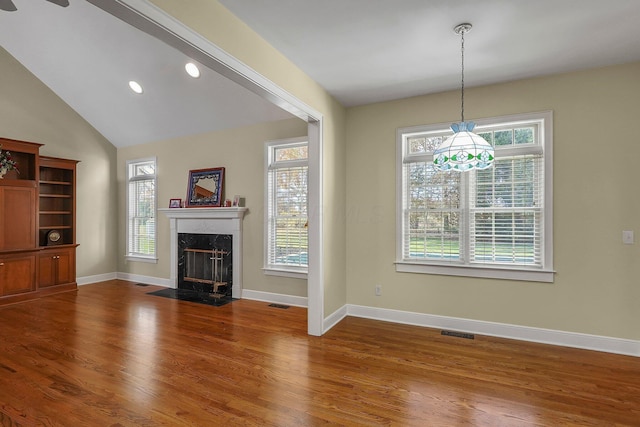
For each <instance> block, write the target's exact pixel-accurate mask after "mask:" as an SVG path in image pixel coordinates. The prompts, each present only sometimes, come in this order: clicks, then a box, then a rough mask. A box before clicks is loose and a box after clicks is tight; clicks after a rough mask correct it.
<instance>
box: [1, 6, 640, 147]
mask: <svg viewBox="0 0 640 427" xmlns="http://www.w3.org/2000/svg"><path fill="white" fill-rule="evenodd" d="M105 1H107V0H105ZM111 1H113V0H111ZM220 2H221V3H222V4H223V5H224V6H225V7H227V8H228V9H229V10H230V11H231V12H232V13H234V14H235V15H236V16H238V17H239V18H240V19H241V20H242V21H244V22H245V23H246V24H247V25H249V26H250V27H251V28H252V29H254V30H255V31H256V32H257V33H258V34H260V35H261V36H262V37H263V38H264V39H265V40H267V41H268V42H269V43H270V44H271V45H273V46H274V47H275V48H277V49H278V50H280V51H281V52H282V53H283V54H284V55H285V56H287V57H288V58H289V59H290V60H291V61H292V62H293V63H294V64H296V65H297V66H298V67H300V68H301V69H302V70H303V71H305V72H306V73H307V74H308V75H309V76H311V77H312V78H313V79H314V80H316V81H317V82H318V83H320V84H321V85H322V86H323V87H324V88H325V89H327V90H328V91H329V92H330V93H331V94H332V95H334V96H335V97H336V98H337V99H338V100H339V101H340V102H341V103H343V104H344V105H346V106H355V105H362V104H367V103H372V102H379V101H385V100H392V99H400V98H405V97H410V96H416V95H421V94H427V93H434V92H440V91H444V90H451V89H456V88H457V87H459V84H460V38H459V36H457V35H455V34H454V33H453V31H452V29H453V27H454V26H455V25H456V24H459V23H461V22H471V23H472V24H473V30H472V31H471V32H470V33H469V34H468V35H467V36H466V43H465V84H466V85H467V86H474V85H482V84H489V83H497V82H503V81H509V80H516V79H520V78H527V77H534V76H539V75H546V74H553V73H558V72H566V71H573V70H579V69H585V68H592V67H599V66H605V65H610V64H618V63H626V62H634V61H638V60H640V43H638V40H640V26H638V25H637V22H638V20H639V18H640V1H638V0H610V1H606V2H605V1H602V0H536V1H524V0H522V1H519V0H515V1H514V0H456V1H451V0H396V1H390V0H388V1H385V0H323V1H317V0H220ZM13 3H14V4H15V5H16V7H17V9H18V10H17V11H15V12H5V11H0V45H1V46H2V47H3V48H4V49H6V50H7V51H8V52H9V53H10V54H11V55H13V56H14V57H15V58H16V59H17V60H18V61H20V62H21V63H22V64H23V65H24V66H25V67H26V68H27V69H29V70H30V71H31V72H32V73H33V74H34V75H35V76H36V77H38V78H39V79H40V80H42V81H43V82H44V83H45V84H46V85H48V86H49V87H50V88H51V89H52V90H53V91H54V92H55V93H56V94H58V96H60V97H61V98H62V99H63V100H64V101H65V102H67V103H68V104H69V105H70V106H71V107H72V108H74V109H75V110H76V111H77V112H78V113H79V114H80V115H82V116H83V117H84V118H85V119H86V120H87V121H88V122H89V123H91V124H92V125H93V126H94V127H95V128H96V129H97V130H98V131H99V132H101V133H102V134H103V135H104V136H105V137H106V138H107V139H109V140H110V141H111V142H112V143H113V144H114V145H116V146H126V145H134V144H141V143H146V142H153V141H156V140H163V139H168V138H174V137H179V136H184V135H189V134H198V133H204V132H209V131H213V130H218V129H224V128H233V127H239V126H245V125H249V124H253V123H259V122H264V121H272V120H280V119H283V118H288V117H293V116H291V115H290V114H289V113H287V112H284V111H282V110H281V109H279V108H278V107H276V106H275V105H273V104H271V103H270V102H268V101H267V100H264V99H262V98H260V97H259V96H257V95H256V94H254V93H252V92H249V91H248V90H246V89H244V88H243V87H241V86H239V85H237V84H236V83H233V82H231V81H230V80H227V79H226V78H224V77H222V76H220V75H218V74H217V73H215V72H214V71H212V70H209V69H207V68H206V67H202V66H201V67H200V68H201V71H202V75H201V76H200V77H199V78H198V79H193V78H191V77H189V76H188V75H187V74H186V73H185V72H184V64H185V63H186V62H188V61H189V60H190V58H188V57H187V56H185V55H184V54H183V53H181V52H179V51H178V50H176V49H174V48H172V47H169V46H167V45H166V44H164V43H163V42H161V41H159V40H157V39H155V38H153V37H152V36H150V35H148V34H146V33H143V32H141V31H139V30H137V29H135V28H133V27H131V26H129V25H128V24H126V23H124V22H122V21H120V20H118V19H117V18H115V17H113V16H111V15H109V14H108V13H106V12H104V11H103V10H101V9H98V8H97V7H95V6H94V5H92V4H91V3H89V2H87V1H86V0H69V3H70V5H69V6H68V7H66V8H63V7H59V6H56V5H54V4H52V3H50V2H48V1H44V0H13ZM130 80H136V81H138V82H140V83H141V84H142V86H143V88H144V93H143V94H142V95H136V94H134V93H132V92H131V90H130V89H129V87H128V82H129V81H130Z"/></svg>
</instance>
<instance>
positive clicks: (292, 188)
mask: <svg viewBox="0 0 640 427" xmlns="http://www.w3.org/2000/svg"><path fill="white" fill-rule="evenodd" d="M307 148H308V143H307V141H306V139H301V138H295V139H287V140H283V141H272V142H267V143H266V156H265V157H266V168H265V169H266V183H267V188H266V192H265V193H266V200H265V223H266V231H265V246H266V248H265V273H266V274H276V275H284V276H290V277H300V278H304V277H306V273H307V267H308V252H307V251H308V234H309V233H308V224H307V220H308V216H307V187H308V184H307V180H308V150H307Z"/></svg>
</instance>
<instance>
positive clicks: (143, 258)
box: [124, 157, 158, 264]
mask: <svg viewBox="0 0 640 427" xmlns="http://www.w3.org/2000/svg"><path fill="white" fill-rule="evenodd" d="M151 161H153V163H154V164H155V167H156V173H155V174H154V176H153V181H154V188H155V189H156V191H155V193H154V195H153V196H154V197H153V198H154V200H153V204H154V206H153V210H154V212H155V215H156V227H155V230H154V231H155V233H154V250H153V253H154V255H153V256H143V255H131V254H130V253H129V237H130V236H129V182H131V179H130V178H129V166H130V165H131V164H133V163H143V162H151ZM125 172H126V176H127V183H126V187H127V191H126V197H127V201H126V207H125V209H126V210H125V216H126V221H127V227H126V239H125V249H124V253H125V257H124V259H125V261H133V262H145V263H150V264H157V263H158V222H157V221H158V217H157V216H158V160H157V158H156V157H145V158H142V159H133V160H127V164H126V170H125ZM141 179H142V178H141ZM134 180H135V179H134Z"/></svg>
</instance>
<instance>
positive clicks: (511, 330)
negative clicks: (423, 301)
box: [77, 273, 640, 357]
mask: <svg viewBox="0 0 640 427" xmlns="http://www.w3.org/2000/svg"><path fill="white" fill-rule="evenodd" d="M113 279H121V280H128V281H131V282H139V283H146V284H149V285H157V286H164V287H167V288H171V287H172V286H171V282H170V280H169V279H161V278H158V277H151V276H142V275H138V274H129V273H106V274H98V275H95V276H84V277H78V279H77V282H78V286H82V285H88V284H91V283H98V282H105V281H107V280H113ZM242 298H245V299H250V300H257V301H265V302H270V303H276V304H286V305H292V306H297V307H307V306H308V301H307V298H306V297H298V296H293V295H285V294H277V293H272V292H262V291H254V290H251V289H244V290H243V291H242ZM346 316H354V317H363V318H367V319H373V320H383V321H387V322H395V323H403V324H407V325H416V326H423V327H427V328H435V329H446V330H453V331H459V332H467V333H472V334H479V335H488V336H494V337H500V338H508V339H514V340H521V341H530V342H537V343H542V344H552V345H559V346H564V347H574V348H581V349H585V350H595V351H603V352H606V353H616V354H624V355H627V356H636V357H640V341H636V340H628V339H622V338H613V337H605V336H600V335H589V334H581V333H577V332H566V331H558V330H553V329H542V328H533V327H528V326H518V325H509V324H506V323H495V322H485V321H480V320H471V319H462V318H457V317H448V316H438V315H433V314H423V313H413V312H409V311H400V310H391V309H387V308H376V307H367V306H362V305H354V304H347V305H344V306H342V307H341V308H339V309H338V310H336V311H335V312H333V313H332V314H330V315H329V316H327V317H326V318H325V319H324V321H323V325H322V328H323V333H324V332H327V331H329V330H330V329H331V328H333V327H334V326H335V325H336V324H338V322H340V321H341V320H342V319H343V318H345V317H346Z"/></svg>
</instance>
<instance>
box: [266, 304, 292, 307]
mask: <svg viewBox="0 0 640 427" xmlns="http://www.w3.org/2000/svg"><path fill="white" fill-rule="evenodd" d="M269 307H275V308H289V306H288V305H284V304H269Z"/></svg>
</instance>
